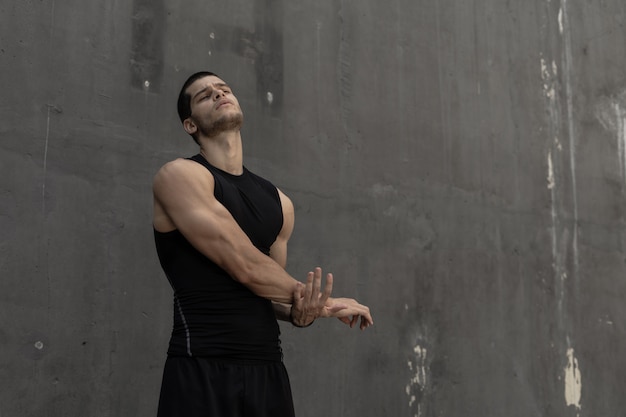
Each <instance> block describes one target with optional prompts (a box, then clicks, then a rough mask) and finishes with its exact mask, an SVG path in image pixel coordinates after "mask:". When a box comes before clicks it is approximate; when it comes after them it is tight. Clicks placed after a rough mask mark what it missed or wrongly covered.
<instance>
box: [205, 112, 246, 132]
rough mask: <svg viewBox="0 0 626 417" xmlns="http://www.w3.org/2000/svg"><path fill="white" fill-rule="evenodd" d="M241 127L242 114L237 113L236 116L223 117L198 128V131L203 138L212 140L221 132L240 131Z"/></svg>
mask: <svg viewBox="0 0 626 417" xmlns="http://www.w3.org/2000/svg"><path fill="white" fill-rule="evenodd" d="M242 125H243V114H242V113H241V112H239V113H236V114H227V115H224V116H222V117H220V118H219V119H217V120H215V121H213V122H212V123H210V124H208V125H207V126H198V130H200V132H201V133H202V134H203V135H204V136H206V137H209V138H212V137H215V136H217V135H219V134H220V133H222V132H228V131H231V130H240V129H241V126H242Z"/></svg>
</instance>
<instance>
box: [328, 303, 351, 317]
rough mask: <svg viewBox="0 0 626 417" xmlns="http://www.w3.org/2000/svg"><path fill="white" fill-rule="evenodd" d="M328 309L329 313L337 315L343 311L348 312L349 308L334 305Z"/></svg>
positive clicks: (342, 305) (343, 305)
mask: <svg viewBox="0 0 626 417" xmlns="http://www.w3.org/2000/svg"><path fill="white" fill-rule="evenodd" d="M326 308H327V309H328V312H329V313H331V314H335V313H339V312H340V311H341V310H346V309H347V308H348V306H347V305H345V304H333V305H331V306H330V307H326ZM344 317H345V316H344Z"/></svg>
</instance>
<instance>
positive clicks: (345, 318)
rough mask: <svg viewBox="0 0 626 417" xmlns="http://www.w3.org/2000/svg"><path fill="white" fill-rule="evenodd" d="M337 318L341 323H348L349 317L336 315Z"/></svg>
mask: <svg viewBox="0 0 626 417" xmlns="http://www.w3.org/2000/svg"><path fill="white" fill-rule="evenodd" d="M337 318H338V319H339V320H340V321H342V322H343V323H345V324H347V325H348V326H349V325H350V319H349V318H348V317H337Z"/></svg>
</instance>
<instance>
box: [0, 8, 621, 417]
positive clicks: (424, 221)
mask: <svg viewBox="0 0 626 417" xmlns="http://www.w3.org/2000/svg"><path fill="white" fill-rule="evenodd" d="M625 7H626V6H625V3H624V2H623V0H585V1H582V0H529V1H517V2H514V1H501V0H467V1H462V2H459V1H453V0H436V1H432V0H389V1H385V2H380V1H374V0H364V1H348V0H342V1H340V0H335V1H314V0H307V1H298V2H291V1H286V0H274V1H271V0H254V1H244V0H235V1H228V2H227V1H196V0H185V1H183V0H168V1H165V0H150V1H148V0H134V1H132V2H121V1H113V0H103V1H99V2H85V1H78V0H66V1H64V2H60V1H55V0H40V1H34V0H21V1H8V0H1V1H0V15H1V16H2V22H3V24H2V26H1V27H0V64H1V67H2V73H1V75H0V83H1V86H2V94H1V95H0V140H1V141H0V230H2V233H1V234H0V274H1V277H2V291H0V352H1V353H2V355H1V356H0V416H1V417H30V416H37V417H39V416H52V417H57V416H59V417H60V416H63V417H68V416H80V417H85V416H116V417H117V416H120V417H121V416H138V417H143V416H146V417H147V416H153V415H155V410H156V403H157V397H158V388H159V384H160V378H161V371H162V366H163V362H164V358H165V351H166V344H167V339H168V336H169V331H170V325H171V306H170V303H171V290H170V289H169V287H168V285H167V282H166V280H165V278H164V276H163V274H162V273H161V271H160V269H159V266H158V262H157V259H156V256H155V253H154V249H153V242H152V234H151V233H152V232H151V225H150V218H151V189H150V188H151V179H152V176H153V175H154V173H155V172H156V170H157V169H158V167H159V166H161V165H162V164H163V163H164V162H166V161H168V160H170V159H173V158H175V157H178V156H181V155H182V156H188V155H191V154H193V153H194V152H195V148H194V144H193V142H192V141H191V139H189V138H188V137H187V136H186V135H185V134H184V132H183V131H182V129H181V128H180V125H179V123H178V120H177V118H176V114H175V106H174V103H175V99H176V94H177V92H178V88H179V86H180V84H181V83H182V81H183V80H184V79H185V78H186V76H187V75H189V74H190V73H191V72H194V71H196V70H198V69H210V70H212V71H215V72H217V73H218V74H220V75H222V76H223V77H224V78H226V79H227V80H228V81H229V83H231V84H232V85H233V86H234V88H235V92H236V94H237V95H238V97H239V100H240V102H241V104H242V107H243V109H244V112H245V114H246V125H245V128H244V133H243V136H244V142H245V153H246V165H247V166H248V167H250V168H251V169H253V170H255V171H257V172H259V173H260V174H262V175H265V176H267V177H269V178H270V179H272V180H273V181H274V182H275V183H276V184H277V185H278V186H279V187H280V188H281V189H282V190H283V191H285V192H286V193H287V194H289V195H290V196H291V197H292V199H293V200H294V202H295V205H296V210H297V213H296V216H297V220H296V230H295V234H294V237H293V239H292V242H291V245H290V260H289V270H290V272H292V274H293V275H294V276H297V277H301V278H303V277H304V276H305V273H306V271H308V270H309V269H310V268H311V267H313V266H315V265H317V264H321V265H322V266H324V267H325V268H326V269H327V270H332V271H333V272H334V273H335V276H336V285H335V288H336V293H337V294H343V295H350V296H354V297H356V298H358V299H359V300H362V301H363V302H365V303H367V304H369V305H370V307H371V308H372V310H373V313H374V319H375V323H376V324H375V326H374V327H373V328H371V329H368V330H367V331H366V332H364V333H360V332H358V331H350V330H348V329H347V328H344V326H343V325H341V323H339V322H331V321H326V322H319V323H317V324H316V325H315V326H313V327H312V328H309V329H307V330H300V329H292V328H291V327H290V326H282V327H283V346H284V350H285V356H286V363H287V366H288V369H289V370H290V374H291V379H292V384H293V390H294V396H295V402H296V407H297V411H298V414H299V415H300V416H302V417H306V416H319V415H327V416H345V417H352V416H354V417H356V416H359V417H380V416H389V417H395V416H419V417H421V416H476V417H488V416H493V417H500V416H509V417H516V416H520V417H521V416H550V417H552V416H594V417H600V416H625V415H626V411H625V410H626V396H624V395H623V394H624V375H626V359H624V356H623V348H624V346H626V307H625V304H624V302H623V300H624V296H626V278H625V269H626V265H625V263H626V255H625V248H624V245H625V244H626V234H625V232H626V228H625V223H624V220H625V218H624V212H625V211H624V209H625V184H626V76H625V72H624V68H625V67H626V49H625V48H624V39H625V37H626V28H625V27H624V23H625V22H624V21H625V19H626V12H625Z"/></svg>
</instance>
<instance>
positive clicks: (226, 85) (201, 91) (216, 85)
mask: <svg viewBox="0 0 626 417" xmlns="http://www.w3.org/2000/svg"><path fill="white" fill-rule="evenodd" d="M212 86H215V87H228V84H226V83H215V84H212ZM212 86H211V87H212ZM209 87H210V86H208V85H207V86H206V87H204V88H203V89H202V90H200V91H198V92H197V93H196V94H194V96H193V97H192V98H191V99H192V100H195V99H196V97H198V96H199V95H200V94H202V93H204V92H205V91H206V90H207V89H208V88H209ZM228 88H230V87H228Z"/></svg>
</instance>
